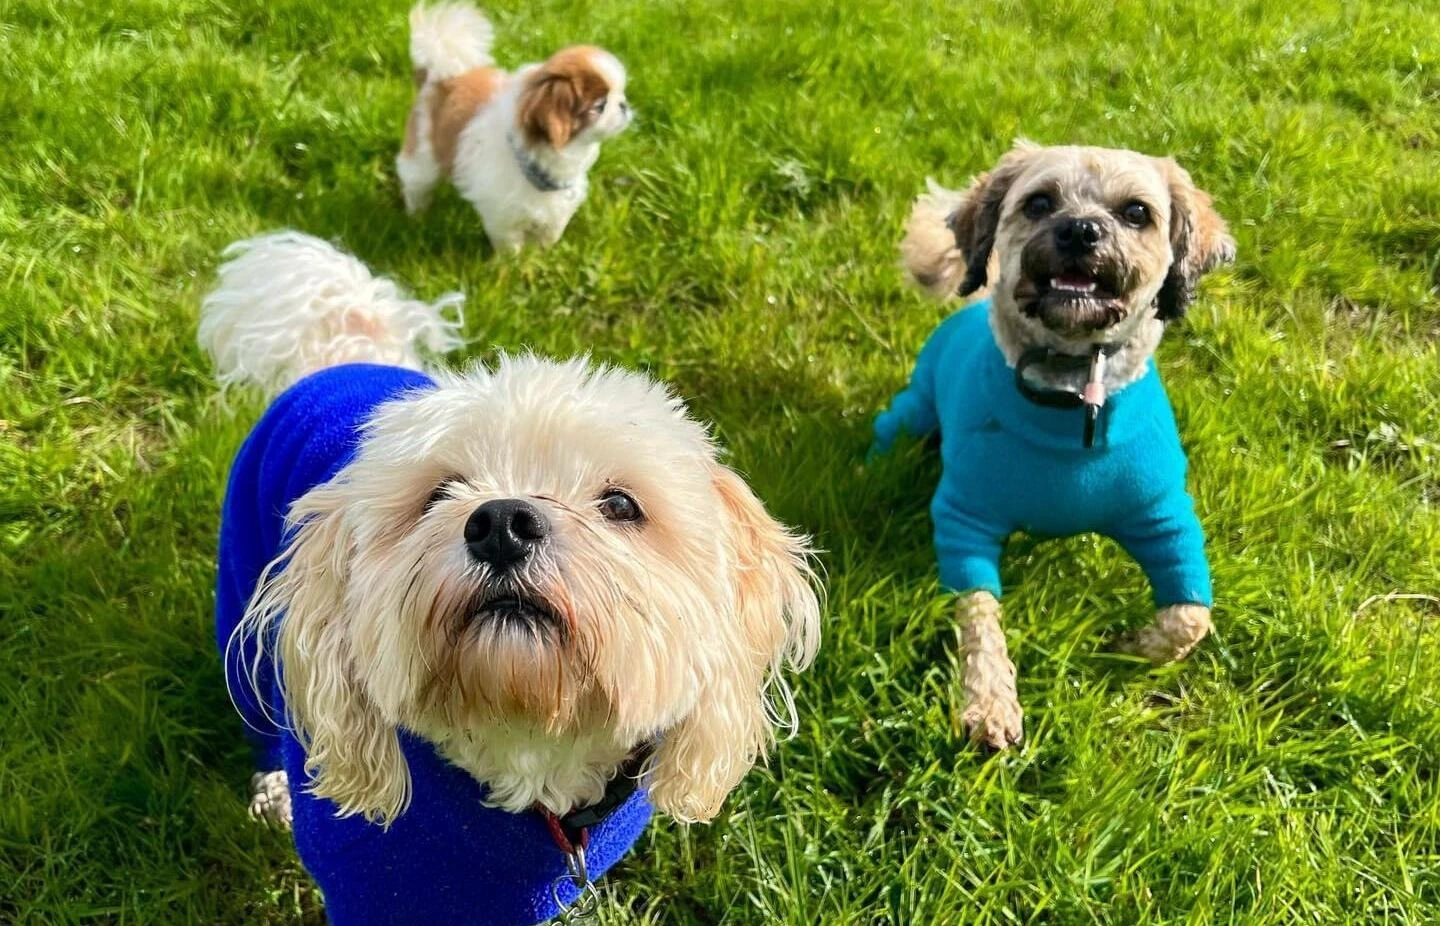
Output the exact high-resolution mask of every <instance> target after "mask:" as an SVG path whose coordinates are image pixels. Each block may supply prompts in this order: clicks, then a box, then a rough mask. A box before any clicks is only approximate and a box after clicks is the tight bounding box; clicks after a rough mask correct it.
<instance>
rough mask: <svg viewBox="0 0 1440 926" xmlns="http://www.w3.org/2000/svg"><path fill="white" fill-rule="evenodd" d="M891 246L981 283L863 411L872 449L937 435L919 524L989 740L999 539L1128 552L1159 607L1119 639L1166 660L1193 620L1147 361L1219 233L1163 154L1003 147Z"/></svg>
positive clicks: (922, 267)
mask: <svg viewBox="0 0 1440 926" xmlns="http://www.w3.org/2000/svg"><path fill="white" fill-rule="evenodd" d="M902 253H903V255H904V259H905V264H906V266H907V268H908V270H909V271H910V273H911V275H912V276H913V277H914V278H915V280H916V281H917V282H918V283H919V284H920V285H922V286H923V287H925V288H926V289H928V290H930V291H931V292H932V293H934V294H935V295H937V296H940V297H942V298H944V297H949V296H952V295H954V294H956V293H957V292H958V293H959V294H960V295H962V296H970V295H973V294H977V293H979V292H980V291H981V290H982V289H985V288H988V293H987V294H985V295H984V297H983V298H979V299H977V300H976V304H974V305H972V306H969V307H967V308H965V309H962V310H961V311H960V312H958V313H956V314H955V315H953V316H951V317H950V318H949V319H947V320H946V321H945V322H944V323H942V324H941V325H940V327H939V328H938V329H937V330H936V331H935V333H934V334H933V335H931V337H930V339H929V341H928V342H927V343H926V344H925V346H924V348H923V349H922V350H921V352H920V356H919V359H918V361H917V362H916V364H915V370H914V373H913V374H912V375H911V378H910V383H909V385H908V386H907V387H906V389H905V390H904V391H902V392H901V393H900V394H899V395H897V396H896V397H895V399H894V401H893V402H892V403H891V405H890V408H889V409H888V410H887V411H885V412H884V413H883V414H881V415H880V416H879V417H878V418H877V419H876V420H875V444H874V447H873V452H883V451H885V450H888V449H889V448H890V446H891V445H892V444H893V443H894V441H895V439H896V438H897V436H899V435H900V434H902V433H904V434H909V435H911V436H914V437H922V438H923V437H929V436H937V435H938V438H939V442H940V452H941V457H942V461H943V472H942V475H941V478H940V485H939V487H938V488H937V489H936V492H935V495H934V499H933V501H932V504H931V516H932V520H933V522H934V528H935V550H936V554H937V557H938V559H939V564H940V581H941V584H942V585H943V586H944V587H945V588H946V589H948V590H950V591H952V592H955V593H958V594H959V595H960V596H961V597H960V600H959V608H958V612H959V619H960V621H959V622H960V639H961V647H962V650H963V655H964V668H963V675H964V678H963V684H964V688H965V692H966V698H967V703H966V707H965V711H964V714H963V720H964V723H965V726H966V728H967V730H968V731H969V733H970V735H971V736H972V738H974V739H975V740H976V741H978V742H980V743H981V744H983V745H985V746H988V747H991V748H995V749H1000V748H1004V747H1006V746H1008V745H1011V744H1014V743H1016V742H1018V741H1019V740H1020V738H1021V735H1022V722H1021V709H1020V704H1019V701H1018V699H1017V697H1016V690H1015V666H1014V664H1013V663H1012V662H1011V661H1010V658H1009V654H1008V652H1007V650H1006V645H1005V637H1004V634H1003V632H1002V631H1001V629H1000V621H999V619H1000V606H999V597H1000V591H1001V589H1000V570H999V563H1000V555H1001V550H1002V547H1003V544H1004V543H1005V541H1006V539H1007V538H1008V537H1009V536H1010V535H1011V534H1012V533H1014V532H1016V531H1025V532H1027V533H1030V534H1036V535H1042V536H1068V535H1072V534H1078V533H1088V532H1097V533H1101V534H1104V535H1107V536H1109V537H1111V538H1113V539H1115V540H1116V541H1118V542H1119V543H1120V545H1121V546H1122V547H1124V548H1125V549H1126V550H1127V551H1128V552H1129V553H1130V554H1131V555H1132V556H1133V557H1135V559H1136V560H1137V561H1138V562H1139V563H1140V565H1141V567H1142V568H1143V569H1144V571H1145V573H1146V576H1147V577H1148V578H1149V580H1150V584H1151V587H1152V590H1153V593H1154V599H1155V604H1156V607H1157V609H1158V611H1157V614H1156V617H1155V620H1154V622H1153V623H1152V624H1150V625H1149V626H1147V627H1145V628H1143V629H1141V630H1139V631H1137V632H1135V633H1133V634H1130V635H1128V636H1127V637H1125V638H1123V639H1122V649H1125V650H1127V651H1130V652H1133V653H1136V654H1138V655H1142V656H1145V657H1147V658H1149V659H1151V660H1154V661H1156V662H1166V661H1171V660H1175V659H1180V658H1183V657H1184V656H1185V655H1186V654H1187V653H1189V651H1190V650H1191V649H1192V648H1193V647H1194V646H1195V645H1196V644H1197V643H1199V642H1200V640H1201V639H1203V638H1204V637H1205V635H1206V634H1207V633H1209V632H1210V630H1211V623H1210V606H1211V591H1210V571H1209V567H1208V565H1207V563H1206V559H1205V550H1204V536H1203V534H1202V532H1201V528H1200V521H1199V519H1198V518H1197V517H1196V514H1195V509H1194V505H1193V504H1192V502H1191V499H1190V496H1189V495H1188V494H1187V492H1186V488H1185V470H1186V464H1185V454H1184V451H1183V449H1182V448H1181V444H1180V438H1179V434H1178V431H1177V429H1176V426H1175V418H1174V415H1173V413H1172V412H1171V409H1170V403H1169V401H1168V399H1167V398H1166V395H1165V390H1164V387H1163V386H1162V385H1161V383H1160V375H1159V373H1158V372H1157V370H1156V368H1155V362H1154V356H1153V355H1154V353H1155V348H1156V347H1157V346H1158V344H1159V342H1160V338H1161V335H1162V333H1163V332H1164V329H1165V326H1166V325H1167V324H1168V323H1169V322H1172V321H1175V320H1176V319H1178V318H1180V317H1181V316H1182V315H1183V314H1184V312H1185V309H1186V306H1187V305H1188V304H1189V302H1190V301H1191V299H1192V297H1193V294H1194V291H1195V286H1196V284H1197V282H1198V281H1199V279H1200V277H1201V276H1202V275H1203V274H1204V273H1206V272H1207V271H1209V270H1210V269H1212V268H1213V267H1215V266H1217V265H1219V264H1221V263H1224V262H1228V261H1231V260H1233V258H1234V253H1235V243H1234V240H1233V239H1232V238H1231V237H1230V235H1229V233H1228V231H1227V229H1226V226H1225V222H1224V220H1223V219H1221V218H1220V216H1219V215H1218V214H1217V213H1216V212H1215V210H1214V208H1213V207H1212V205H1211V201H1210V197H1209V196H1208V195H1207V194H1205V193H1204V192H1202V191H1201V190H1199V189H1197V188H1196V187H1195V185H1194V183H1193V182H1192V181H1191V179H1190V176H1189V175H1188V174H1187V173H1186V172H1185V171H1184V170H1183V169H1182V168H1181V167H1180V166H1179V165H1177V164H1176V163H1175V162H1174V161H1173V160H1170V159H1168V158H1167V159H1161V158H1153V157H1147V156H1144V155H1141V154H1137V153H1135V152H1132V151H1117V150H1110V149H1102V148H1081V147H1054V148H1042V147H1037V146H1034V145H1030V144H1026V143H1021V144H1020V145H1018V146H1017V147H1016V148H1015V149H1014V150H1012V151H1011V152H1010V153H1008V154H1007V155H1006V156H1005V157H1004V158H1003V159H1002V160H1001V161H1000V163H999V164H998V165H997V166H996V167H995V168H994V170H992V171H991V172H989V173H988V174H985V175H982V176H980V177H979V178H977V179H976V180H975V181H974V182H973V184H972V185H971V186H970V188H969V190H968V191H966V192H963V193H957V192H952V191H948V190H944V189H942V188H939V187H935V186H933V185H932V188H931V190H930V193H929V194H928V195H926V196H922V197H921V199H920V200H919V201H918V203H917V204H916V207H915V210H914V212H913V213H912V215H911V219H910V222H909V225H908V227H907V230H906V238H905V241H904V243H903V245H902ZM992 277H993V278H994V280H993V284H992V283H991V278H992Z"/></svg>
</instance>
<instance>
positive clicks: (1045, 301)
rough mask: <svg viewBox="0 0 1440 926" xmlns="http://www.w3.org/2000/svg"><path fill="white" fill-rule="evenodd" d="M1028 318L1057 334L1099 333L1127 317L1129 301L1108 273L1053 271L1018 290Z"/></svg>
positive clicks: (1036, 276)
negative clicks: (1126, 310)
mask: <svg viewBox="0 0 1440 926" xmlns="http://www.w3.org/2000/svg"><path fill="white" fill-rule="evenodd" d="M1015 299H1016V301H1017V302H1018V303H1019V304H1020V306H1021V307H1022V309H1023V310H1024V312H1025V314H1026V315H1029V316H1030V317H1031V318H1037V319H1039V320H1040V322H1041V323H1042V324H1044V325H1045V327H1047V328H1052V329H1055V330H1057V331H1099V330H1102V329H1105V328H1109V327H1111V326H1112V325H1117V324H1119V323H1120V322H1121V321H1122V320H1124V318H1125V301H1124V299H1123V298H1122V296H1121V293H1120V292H1119V286H1118V285H1117V284H1116V283H1115V281H1114V280H1112V279H1110V278H1109V275H1108V274H1105V273H1103V272H1099V271H1093V270H1088V269H1084V268H1069V267H1067V268H1064V269H1062V270H1061V271H1060V272H1059V273H1054V272H1053V271H1050V270H1049V268H1046V270H1042V271H1040V272H1038V273H1034V274H1033V275H1031V276H1030V277H1029V278H1027V279H1025V280H1023V281H1021V283H1020V285H1019V286H1017V287H1016V291H1015Z"/></svg>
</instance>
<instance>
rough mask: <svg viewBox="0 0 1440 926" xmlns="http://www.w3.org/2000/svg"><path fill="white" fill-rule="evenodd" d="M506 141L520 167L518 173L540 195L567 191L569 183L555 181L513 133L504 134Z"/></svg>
mask: <svg viewBox="0 0 1440 926" xmlns="http://www.w3.org/2000/svg"><path fill="white" fill-rule="evenodd" d="M505 139H506V141H508V142H510V151H511V153H513V154H514V155H515V163H516V164H517V165H519V167H520V173H521V174H523V175H524V177H525V179H526V180H528V181H529V182H530V185H531V186H533V187H534V188H535V189H537V190H539V191H540V192H541V193H558V192H559V191H560V190H568V189H570V187H571V184H569V183H561V182H560V181H559V180H556V179H555V175H554V174H552V173H550V171H548V170H546V169H545V168H544V167H543V166H541V164H540V162H539V161H538V160H536V159H535V155H533V154H531V153H530V152H529V151H528V150H526V148H525V146H524V145H522V144H520V142H519V141H518V140H517V139H516V138H515V133H514V132H506V133H505Z"/></svg>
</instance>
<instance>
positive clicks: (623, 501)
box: [600, 489, 644, 522]
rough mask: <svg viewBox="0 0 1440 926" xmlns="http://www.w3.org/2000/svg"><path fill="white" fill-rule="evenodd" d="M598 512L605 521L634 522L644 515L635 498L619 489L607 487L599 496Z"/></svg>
mask: <svg viewBox="0 0 1440 926" xmlns="http://www.w3.org/2000/svg"><path fill="white" fill-rule="evenodd" d="M600 513H601V514H603V515H604V516H605V520H607V521H622V522H634V521H639V520H640V519H641V518H642V517H644V515H642V514H641V513H640V506H639V505H637V504H635V499H633V498H631V497H630V496H629V495H626V494H625V493H624V492H621V491H620V490H619V489H608V490H606V492H605V494H604V495H602V496H600Z"/></svg>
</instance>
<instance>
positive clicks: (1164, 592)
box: [1114, 478, 1212, 608]
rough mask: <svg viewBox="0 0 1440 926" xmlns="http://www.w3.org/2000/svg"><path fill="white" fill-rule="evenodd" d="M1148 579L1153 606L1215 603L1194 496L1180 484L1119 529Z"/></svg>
mask: <svg viewBox="0 0 1440 926" xmlns="http://www.w3.org/2000/svg"><path fill="white" fill-rule="evenodd" d="M1114 536H1115V540H1116V541H1118V542H1119V544H1120V545H1121V546H1122V547H1124V548H1125V550H1126V552H1128V553H1129V554H1130V555H1131V556H1133V557H1134V558H1135V561H1136V562H1137V563H1139V564H1140V568H1141V569H1143V570H1144V571H1145V577H1146V578H1147V579H1149V580H1150V588H1151V590H1152V592H1153V593H1154V596H1155V607H1157V608H1165V607H1169V606H1170V605H1172V604H1202V605H1204V606H1205V607H1207V608H1208V607H1210V606H1211V604H1212V598H1211V589H1210V566H1209V564H1208V563H1207V562H1206V560H1205V533H1204V531H1203V530H1202V529H1201V527H1200V518H1199V517H1198V516H1196V514H1195V503H1194V501H1193V500H1192V499H1191V498H1190V493H1188V492H1186V491H1185V489H1184V487H1183V478H1182V482H1181V486H1180V487H1179V488H1177V489H1176V490H1175V491H1173V492H1168V493H1166V494H1165V495H1163V496H1161V497H1160V499H1159V500H1157V501H1156V502H1153V503H1152V504H1151V505H1150V506H1149V507H1148V508H1147V509H1146V510H1145V511H1144V513H1143V515H1141V516H1140V517H1138V518H1135V519H1133V520H1128V521H1127V522H1126V523H1125V525H1124V526H1122V527H1120V528H1119V529H1117V530H1116V531H1115V534H1114Z"/></svg>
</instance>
